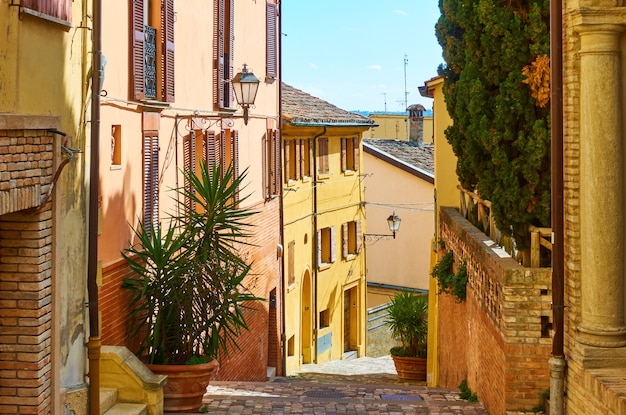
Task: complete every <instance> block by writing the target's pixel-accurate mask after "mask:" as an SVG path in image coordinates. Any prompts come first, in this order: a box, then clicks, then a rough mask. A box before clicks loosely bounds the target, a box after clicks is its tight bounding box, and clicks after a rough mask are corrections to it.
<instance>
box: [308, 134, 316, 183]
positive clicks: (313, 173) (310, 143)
mask: <svg viewBox="0 0 626 415" xmlns="http://www.w3.org/2000/svg"><path fill="white" fill-rule="evenodd" d="M313 157H314V155H313V139H311V138H309V173H308V175H309V176H313V175H315V172H314V171H313Z"/></svg>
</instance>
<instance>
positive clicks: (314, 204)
mask: <svg viewBox="0 0 626 415" xmlns="http://www.w3.org/2000/svg"><path fill="white" fill-rule="evenodd" d="M324 134H326V127H324V130H323V131H322V132H321V133H319V134H318V135H315V136H313V143H312V144H313V177H314V178H315V180H313V209H312V211H313V215H312V219H313V235H312V238H311V239H313V269H314V270H315V272H314V275H315V283H314V284H313V289H314V290H313V293H314V294H313V311H314V312H315V314H314V316H313V317H314V318H313V324H314V327H315V330H314V331H315V350H314V351H315V355H314V356H315V360H314V363H316V364H317V315H318V311H317V271H318V265H319V264H318V263H317V250H318V249H319V247H318V246H317V139H318V138H320V137H321V136H323V135H324Z"/></svg>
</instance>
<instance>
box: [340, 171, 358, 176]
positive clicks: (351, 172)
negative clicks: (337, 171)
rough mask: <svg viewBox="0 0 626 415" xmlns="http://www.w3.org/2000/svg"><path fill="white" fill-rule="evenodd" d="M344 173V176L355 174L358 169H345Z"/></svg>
mask: <svg viewBox="0 0 626 415" xmlns="http://www.w3.org/2000/svg"><path fill="white" fill-rule="evenodd" d="M343 174H344V176H354V175H355V174H356V171H354V170H344V171H343Z"/></svg>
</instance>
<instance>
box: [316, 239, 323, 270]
mask: <svg viewBox="0 0 626 415" xmlns="http://www.w3.org/2000/svg"><path fill="white" fill-rule="evenodd" d="M322 264H323V262H322V231H321V230H318V231H317V266H318V268H319V267H321V266H322Z"/></svg>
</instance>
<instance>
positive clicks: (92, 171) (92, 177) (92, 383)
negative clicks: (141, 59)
mask: <svg viewBox="0 0 626 415" xmlns="http://www.w3.org/2000/svg"><path fill="white" fill-rule="evenodd" d="M101 19H102V0H94V1H93V67H92V70H91V72H92V79H91V91H92V94H91V154H90V165H89V245H88V246H89V248H88V262H87V293H88V299H89V303H88V307H89V342H88V343H87V356H88V358H89V414H90V415H98V414H100V327H99V321H98V285H97V282H96V276H97V272H98V191H99V190H98V183H99V182H98V180H99V151H98V148H99V145H100V82H101V79H102V73H101V71H102V68H101V67H100V63H101V54H102V38H101V24H102V20H101Z"/></svg>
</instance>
